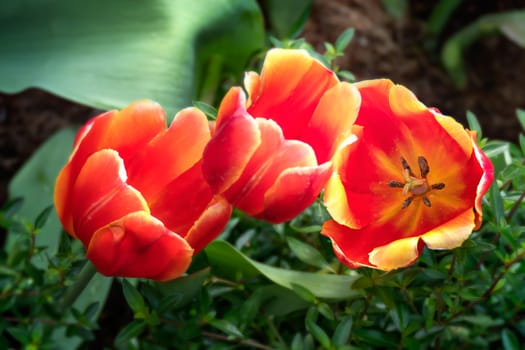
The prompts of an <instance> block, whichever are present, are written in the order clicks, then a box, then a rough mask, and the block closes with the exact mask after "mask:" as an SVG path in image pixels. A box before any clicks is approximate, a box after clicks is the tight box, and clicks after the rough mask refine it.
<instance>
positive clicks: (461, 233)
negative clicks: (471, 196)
mask: <svg viewBox="0 0 525 350" xmlns="http://www.w3.org/2000/svg"><path fill="white" fill-rule="evenodd" d="M474 227H475V223H474V211H473V210H472V208H469V209H467V210H465V211H464V212H462V213H460V214H459V215H457V216H455V217H454V218H452V219H451V220H448V221H444V222H443V223H442V224H441V225H439V226H437V227H435V228H433V229H432V230H430V231H428V232H425V233H424V234H423V235H422V236H421V238H422V239H423V241H424V242H425V244H426V245H427V246H428V247H429V248H430V249H453V248H457V247H459V246H461V244H463V242H464V241H465V240H466V239H467V238H468V237H469V236H470V234H471V233H472V230H473V229H474Z"/></svg>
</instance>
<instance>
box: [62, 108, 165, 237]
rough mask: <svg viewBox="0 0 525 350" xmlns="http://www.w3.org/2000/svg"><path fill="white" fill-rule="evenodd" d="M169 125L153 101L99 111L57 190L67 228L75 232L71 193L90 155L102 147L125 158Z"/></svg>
mask: <svg viewBox="0 0 525 350" xmlns="http://www.w3.org/2000/svg"><path fill="white" fill-rule="evenodd" d="M165 127H166V121H165V115H164V111H163V110H162V108H161V107H160V106H159V105H158V104H157V103H155V102H152V101H147V100H143V101H138V102H135V103H133V104H131V105H129V106H128V107H126V108H124V109H123V110H121V111H109V112H106V113H103V114H100V115H99V116H97V117H94V118H93V119H91V120H90V121H89V122H88V123H86V124H85V125H84V126H83V127H82V128H81V129H80V130H79V132H78V133H77V135H76V138H75V142H74V149H73V152H72V154H71V156H70V158H69V161H68V163H67V164H66V165H65V167H64V168H63V169H62V170H61V172H60V174H59V176H58V178H57V181H56V189H55V203H56V204H55V205H56V208H57V213H58V216H59V217H60V219H61V222H62V223H63V225H64V227H65V229H66V231H68V232H70V233H72V234H74V233H73V225H72V218H71V210H70V208H71V205H72V204H71V201H70V192H71V190H72V186H73V183H74V181H75V179H76V177H77V176H78V173H79V172H80V169H81V168H82V167H83V166H84V163H85V162H86V160H87V158H88V157H89V156H90V155H91V154H93V153H95V152H97V151H99V150H102V149H106V148H108V149H115V150H117V151H118V152H119V156H120V157H121V158H123V159H124V160H126V159H128V158H129V157H130V156H131V155H133V154H134V153H135V152H136V151H137V149H140V148H141V147H142V146H144V145H145V144H146V143H148V142H149V141H150V140H151V139H153V138H154V137H155V136H156V135H157V134H158V133H159V132H161V131H162V130H164V129H165Z"/></svg>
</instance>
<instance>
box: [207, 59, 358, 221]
mask: <svg viewBox="0 0 525 350" xmlns="http://www.w3.org/2000/svg"><path fill="white" fill-rule="evenodd" d="M245 87H246V90H247V92H248V96H249V97H248V100H246V96H245V93H244V91H243V90H242V89H241V88H240V87H233V88H231V89H230V91H229V92H228V93H227V94H226V96H225V97H224V99H223V100H222V102H221V105H220V108H219V112H218V116H217V121H216V125H215V131H214V134H213V136H212V139H211V141H210V142H209V144H208V145H207V146H206V149H205V151H204V155H203V171H204V176H205V178H206V180H207V181H208V183H209V184H210V186H211V187H212V188H213V190H214V192H215V193H219V194H221V195H223V196H224V197H225V198H227V199H228V200H229V201H230V203H232V204H233V205H234V206H236V207H237V208H239V209H241V210H243V211H244V212H246V213H248V214H249V215H251V216H254V217H257V218H260V219H264V220H267V221H269V222H272V223H279V222H284V221H287V220H290V219H292V218H293V217H295V216H297V215H298V214H299V213H300V212H301V211H302V210H304V209H305V208H306V207H308V206H309V205H310V204H312V202H313V201H314V200H315V198H316V197H317V196H318V195H319V193H320V191H321V189H322V188H323V187H324V185H325V184H326V181H327V180H328V178H329V177H330V174H331V172H332V164H331V159H332V156H333V154H334V152H335V150H336V149H337V147H338V145H339V143H341V142H342V140H344V139H345V138H346V137H347V136H348V133H349V131H350V127H351V125H352V124H353V122H354V120H355V118H356V116H357V110H358V108H359V94H358V93H357V90H356V88H355V87H354V86H353V85H351V84H349V83H343V82H340V81H338V79H337V77H336V76H335V74H334V73H333V72H332V71H330V70H329V69H327V68H326V67H324V66H323V65H322V64H321V63H320V62H319V61H317V60H315V59H314V58H312V57H311V56H309V55H308V53H307V52H306V51H304V50H285V49H273V50H270V51H269V52H268V54H267V56H266V59H265V61H264V64H263V68H262V72H261V75H258V74H257V73H254V72H250V73H247V74H246V77H245Z"/></svg>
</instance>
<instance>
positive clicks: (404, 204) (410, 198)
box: [401, 197, 413, 209]
mask: <svg viewBox="0 0 525 350" xmlns="http://www.w3.org/2000/svg"><path fill="white" fill-rule="evenodd" d="M412 200H413V198H412V197H408V198H407V199H405V201H404V202H403V205H402V206H401V209H405V208H406V207H408V206H409V205H410V203H412Z"/></svg>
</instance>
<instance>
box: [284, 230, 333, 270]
mask: <svg viewBox="0 0 525 350" xmlns="http://www.w3.org/2000/svg"><path fill="white" fill-rule="evenodd" d="M287 242H288V246H289V247H290V249H291V250H292V252H293V253H294V254H295V255H296V256H297V258H299V260H301V261H302V262H304V263H305V264H308V265H311V266H315V267H319V268H321V269H328V270H331V271H333V270H332V267H331V266H330V265H329V264H328V263H327V262H326V260H325V258H324V257H323V256H322V255H321V253H320V252H319V251H318V250H317V249H315V248H314V247H312V246H311V245H309V244H307V243H304V242H301V241H300V240H298V239H295V238H293V237H288V238H287Z"/></svg>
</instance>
